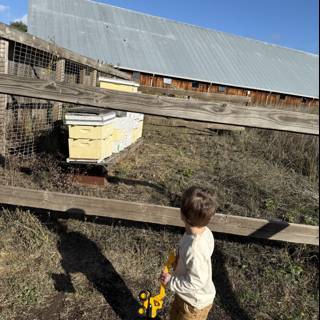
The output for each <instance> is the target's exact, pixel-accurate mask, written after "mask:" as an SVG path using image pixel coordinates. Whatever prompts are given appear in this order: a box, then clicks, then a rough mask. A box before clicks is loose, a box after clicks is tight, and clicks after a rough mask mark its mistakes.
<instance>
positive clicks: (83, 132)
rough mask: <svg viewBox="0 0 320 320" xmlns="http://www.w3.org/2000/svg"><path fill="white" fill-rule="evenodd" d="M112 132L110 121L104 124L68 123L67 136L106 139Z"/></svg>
mask: <svg viewBox="0 0 320 320" xmlns="http://www.w3.org/2000/svg"><path fill="white" fill-rule="evenodd" d="M112 133H113V126H112V123H110V124H108V125H104V126H78V125H69V138H71V139H91V140H92V139H106V138H108V137H109V136H111V135H112Z"/></svg>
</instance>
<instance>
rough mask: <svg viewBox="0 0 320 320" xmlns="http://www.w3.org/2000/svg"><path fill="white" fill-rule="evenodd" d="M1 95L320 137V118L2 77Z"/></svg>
mask: <svg viewBox="0 0 320 320" xmlns="http://www.w3.org/2000/svg"><path fill="white" fill-rule="evenodd" d="M0 93H4V94H10V95H17V96H24V97H31V98H39V99H45V100H52V101H58V102H65V103H74V104H79V105H86V106H93V107H100V108H107V109H115V110H122V111H130V112H139V113H144V114H150V115H157V116H166V117H172V118H180V119H186V120H196V121H203V122H213V123H221V124H231V125H237V126H244V127H255V128H264V129H273V130H281V131H290V132H298V133H305V134H313V135H319V117H318V115H313V114H305V113H299V112H289V111H283V110H276V109H266V108H258V107H241V106H238V105H233V104H226V103H223V104H218V103H216V104H214V103H206V102H203V101H189V100H188V101H187V100H185V99H178V98H169V97H155V96H151V95H148V94H142V93H124V92H118V91H111V90H105V89H99V88H92V87H91V88H89V87H84V86H80V85H77V86H74V85H67V84H66V83H57V82H54V81H44V80H39V79H26V78H20V77H17V76H10V75H4V74H0Z"/></svg>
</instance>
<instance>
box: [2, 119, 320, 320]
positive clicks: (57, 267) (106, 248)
mask: <svg viewBox="0 0 320 320" xmlns="http://www.w3.org/2000/svg"><path fill="white" fill-rule="evenodd" d="M150 120H152V123H153V124H151V121H150ZM59 139H61V137H60V138H59ZM51 142H52V144H51V145H56V144H55V142H54V141H51ZM318 144H319V140H318V138H314V137H310V136H305V135H294V134H289V133H288V134H286V133H274V132H271V131H264V130H254V129H252V130H246V131H245V132H235V133H222V134H221V132H216V131H214V130H210V129H190V128H183V127H181V128H176V127H171V124H168V123H167V122H166V121H163V120H161V121H158V122H157V120H156V119H155V118H151V119H149V120H147V121H146V125H145V130H144V143H143V145H142V146H141V148H140V149H139V150H138V151H137V152H136V153H135V154H133V155H131V156H130V157H128V158H127V159H126V160H123V161H121V162H120V163H118V164H117V165H116V166H115V167H114V168H113V169H112V171H110V172H109V177H108V181H109V183H108V185H107V186H106V187H105V188H101V187H100V188H98V187H88V186H83V185H78V184H76V183H74V182H73V173H74V172H76V171H77V170H78V169H75V168H73V170H70V169H68V168H67V167H66V166H65V165H64V164H63V161H64V157H65V155H63V153H62V154H60V156H57V154H53V155H48V154H40V155H38V156H36V157H34V158H33V159H30V160H28V161H23V162H22V161H21V162H17V161H16V160H15V159H12V160H11V161H9V166H7V167H6V170H5V171H3V172H2V173H1V172H0V175H1V174H2V176H3V177H4V178H5V180H6V181H9V183H10V184H14V185H18V186H24V187H28V188H36V189H42V190H44V189H47V190H54V191H62V192H71V193H78V194H85V195H92V196H98V197H108V198H114V199H124V200H128V201H138V202H148V203H157V204H162V205H172V206H178V205H179V202H180V196H181V193H182V192H183V190H184V189H185V188H186V187H187V186H190V185H191V184H196V185H200V186H204V187H206V188H209V189H211V190H214V191H215V192H216V193H217V194H218V197H219V200H220V208H219V211H220V212H222V213H226V214H235V215H245V216H252V217H268V218H271V217H273V218H281V219H284V220H286V221H288V222H296V223H307V224H312V225H318V224H319V218H318V213H319V203H318V201H319V189H318V181H319V168H318V160H319V152H318ZM0 170H1V169H0ZM88 219H89V218H87V219H84V218H81V219H80V220H73V219H69V220H62V219H57V217H56V215H55V214H53V213H51V214H50V215H48V214H41V215H35V214H31V213H28V212H25V211H14V210H9V209H5V210H4V211H3V212H2V213H1V214H0V235H1V236H0V281H1V282H0V306H1V307H0V308H1V309H0V319H1V320H2V319H5V320H7V319H16V318H17V317H18V318H19V317H20V318H19V319H21V318H22V319H49V320H51V319H52V320H53V319H59V318H60V319H77V320H78V319H80V320H82V319H83V320H85V319H101V318H106V319H110V320H116V319H128V320H129V319H130V320H132V319H133V317H132V312H134V309H135V307H136V302H135V300H134V298H135V297H136V296H137V294H138V293H139V291H140V290H141V289H145V288H150V289H152V290H153V291H156V290H157V287H158V280H157V278H158V274H159V271H160V270H161V266H162V264H163V263H164V261H165V255H166V254H167V253H168V252H169V250H170V249H171V248H172V247H173V246H174V245H175V244H176V242H177V241H178V239H179V238H180V236H181V232H182V230H181V229H174V228H165V227H157V228H156V227H151V226H149V225H146V224H130V223H124V222H116V221H111V222H110V221H106V220H101V219H96V220H94V219H93V220H92V219H91V218H90V220H88ZM216 237H217V242H216V249H215V254H214V257H213V264H214V266H215V270H214V281H215V283H216V286H217V288H218V296H217V300H216V306H215V310H214V312H213V313H212V315H211V316H210V320H215V319H219V320H220V319H222V320H227V319H258V320H267V319H283V320H284V319H286V320H289V319H295V320H296V319H298V320H299V319H301V320H302V319H305V320H309V319H312V320H313V319H318V316H319V312H318V300H319V294H318V292H319V287H318V251H317V250H316V249H315V248H313V247H311V246H299V245H285V244H280V243H274V244H272V245H271V244H269V243H266V242H260V243H259V242H257V241H254V242H253V241H252V242H251V241H250V240H246V239H244V238H239V239H237V238H232V237H228V238H227V239H224V238H222V237H221V236H219V235H216ZM171 298H172V297H171V296H169V298H168V302H169V301H170V299H171ZM166 308H167V306H166ZM165 311H167V309H166V310H165ZM18 315H19V316H18ZM126 317H127V318H126Z"/></svg>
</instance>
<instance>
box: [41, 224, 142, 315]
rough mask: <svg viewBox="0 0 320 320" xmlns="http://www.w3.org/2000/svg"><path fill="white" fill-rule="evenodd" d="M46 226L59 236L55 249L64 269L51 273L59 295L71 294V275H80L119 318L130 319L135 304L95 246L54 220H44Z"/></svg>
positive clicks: (136, 306) (73, 289)
mask: <svg viewBox="0 0 320 320" xmlns="http://www.w3.org/2000/svg"><path fill="white" fill-rule="evenodd" d="M46 226H47V227H48V229H49V230H50V231H52V232H54V233H56V234H57V235H58V236H59V239H58V243H57V248H58V250H59V252H60V254H61V257H62V260H61V266H62V267H63V269H64V273H62V274H52V279H53V281H54V286H55V289H56V290H57V291H59V292H75V288H74V286H73V283H72V280H71V274H72V273H82V274H83V275H85V276H86V278H87V279H88V281H89V282H90V283H91V285H92V286H93V287H94V288H95V289H96V290H97V291H99V292H100V293H101V294H102V295H103V297H104V298H105V300H106V302H107V303H108V304H109V305H110V307H111V308H112V309H113V310H114V312H115V313H116V314H117V316H118V317H119V319H122V320H132V314H136V312H137V309H138V302H137V301H136V300H135V299H134V297H133V295H132V293H131V291H130V290H129V289H128V287H127V286H126V284H125V282H124V280H123V279H122V278H121V276H120V275H119V274H118V273H117V271H116V270H115V269H114V267H113V266H112V264H111V262H110V261H109V260H108V259H106V257H105V256H104V255H103V254H102V253H101V250H100V248H99V247H98V246H97V245H96V243H95V242H93V241H92V240H90V239H88V238H87V237H86V236H84V235H83V234H81V233H79V232H72V231H68V230H67V227H66V226H65V225H64V224H63V223H61V222H59V221H58V220H57V219H50V221H46Z"/></svg>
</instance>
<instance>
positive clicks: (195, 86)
mask: <svg viewBox="0 0 320 320" xmlns="http://www.w3.org/2000/svg"><path fill="white" fill-rule="evenodd" d="M192 88H195V89H196V88H199V82H198V81H192Z"/></svg>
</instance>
